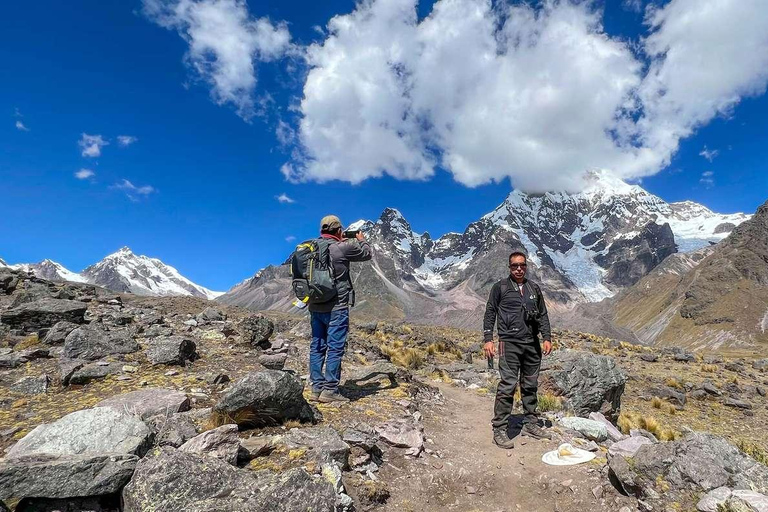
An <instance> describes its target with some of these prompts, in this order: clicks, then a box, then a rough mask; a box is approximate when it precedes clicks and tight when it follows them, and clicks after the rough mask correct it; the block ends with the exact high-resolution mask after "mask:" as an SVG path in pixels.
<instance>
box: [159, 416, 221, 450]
mask: <svg viewBox="0 0 768 512" xmlns="http://www.w3.org/2000/svg"><path fill="white" fill-rule="evenodd" d="M209 412H210V411H209ZM146 423H147V425H148V426H149V428H150V429H152V432H153V433H154V434H155V436H154V437H155V446H172V447H174V448H178V447H179V446H181V445H183V444H184V443H186V442H187V441H189V440H190V439H192V438H193V437H195V436H196V435H197V434H198V431H197V425H196V424H195V422H194V421H193V419H192V417H191V416H190V415H189V414H183V413H177V414H172V415H170V416H166V415H165V414H158V415H157V416H152V417H150V418H148V419H147V420H146Z"/></svg>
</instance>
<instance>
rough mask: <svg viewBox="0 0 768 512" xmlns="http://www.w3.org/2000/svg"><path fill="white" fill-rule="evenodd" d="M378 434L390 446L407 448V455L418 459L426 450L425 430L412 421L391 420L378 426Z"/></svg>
mask: <svg viewBox="0 0 768 512" xmlns="http://www.w3.org/2000/svg"><path fill="white" fill-rule="evenodd" d="M376 432H377V433H378V434H379V436H381V438H382V439H383V440H384V441H386V442H387V443H388V444H390V445H392V446H395V447H397V448H407V449H408V450H407V451H406V455H411V456H414V457H417V456H418V455H419V454H420V453H421V451H422V450H423V449H424V429H423V428H422V427H421V425H415V424H414V423H413V422H411V421H410V420H390V421H387V422H386V423H383V424H381V425H378V426H377V427H376Z"/></svg>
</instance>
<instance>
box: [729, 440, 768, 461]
mask: <svg viewBox="0 0 768 512" xmlns="http://www.w3.org/2000/svg"><path fill="white" fill-rule="evenodd" d="M736 446H737V447H738V448H739V450H741V451H742V452H744V453H745V454H746V455H749V456H750V457H752V458H753V459H755V460H756V461H757V462H759V463H761V464H765V465H768V451H766V449H765V448H763V447H762V446H759V445H757V444H755V443H753V442H752V441H746V440H744V439H740V440H739V441H738V443H737V444H736Z"/></svg>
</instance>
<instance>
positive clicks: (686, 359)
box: [672, 351, 696, 363]
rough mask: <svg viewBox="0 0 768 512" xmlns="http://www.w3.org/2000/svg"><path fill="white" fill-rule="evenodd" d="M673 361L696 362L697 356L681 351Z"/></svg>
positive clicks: (674, 356) (673, 357)
mask: <svg viewBox="0 0 768 512" xmlns="http://www.w3.org/2000/svg"><path fill="white" fill-rule="evenodd" d="M672 359H674V360H675V361H680V362H683V363H691V362H693V361H695V360H696V356H695V355H694V354H693V353H691V352H687V351H680V352H677V353H676V354H675V355H673V356H672Z"/></svg>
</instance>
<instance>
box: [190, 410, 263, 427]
mask: <svg viewBox="0 0 768 512" xmlns="http://www.w3.org/2000/svg"><path fill="white" fill-rule="evenodd" d="M259 423H260V422H259V416H258V415H257V414H256V413H255V412H253V411H251V410H248V409H242V410H240V411H237V412H236V413H235V414H232V415H230V414H227V413H225V412H221V411H211V415H210V416H208V419H207V420H206V421H205V423H204V424H203V430H204V431H208V430H213V429H214V428H219V427H221V426H224V425H231V424H235V425H242V426H255V425H258V424H259Z"/></svg>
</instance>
